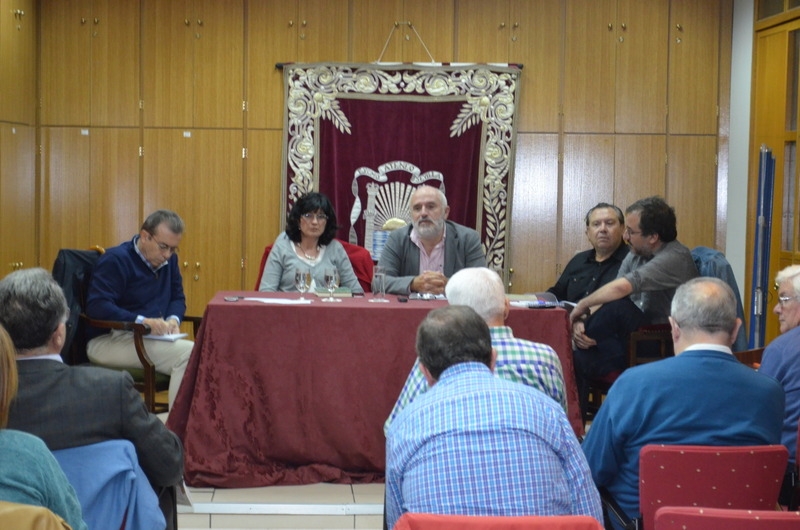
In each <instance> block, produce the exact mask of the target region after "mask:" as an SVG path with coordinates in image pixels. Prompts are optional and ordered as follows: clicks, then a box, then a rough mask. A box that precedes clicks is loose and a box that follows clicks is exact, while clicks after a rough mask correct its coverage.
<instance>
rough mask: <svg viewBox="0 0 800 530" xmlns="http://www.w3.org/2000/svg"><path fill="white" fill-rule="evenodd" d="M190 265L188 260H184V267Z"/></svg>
mask: <svg viewBox="0 0 800 530" xmlns="http://www.w3.org/2000/svg"><path fill="white" fill-rule="evenodd" d="M188 266H189V262H188V261H184V262H183V268H184V269H185V268H186V267H188Z"/></svg>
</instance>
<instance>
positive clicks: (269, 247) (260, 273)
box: [253, 245, 272, 291]
mask: <svg viewBox="0 0 800 530" xmlns="http://www.w3.org/2000/svg"><path fill="white" fill-rule="evenodd" d="M271 250H272V245H267V246H266V247H264V254H263V255H262V256H261V266H259V268H258V276H257V277H256V286H255V287H254V288H253V290H254V291H258V288H259V287H260V286H261V277H262V276H264V267H265V266H266V265H267V258H269V253H270V251H271Z"/></svg>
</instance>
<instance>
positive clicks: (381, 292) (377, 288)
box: [369, 265, 389, 302]
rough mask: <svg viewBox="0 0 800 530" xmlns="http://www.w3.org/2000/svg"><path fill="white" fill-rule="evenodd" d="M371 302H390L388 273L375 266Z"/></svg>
mask: <svg viewBox="0 0 800 530" xmlns="http://www.w3.org/2000/svg"><path fill="white" fill-rule="evenodd" d="M369 301H370V302H388V301H389V300H387V299H386V271H385V270H384V269H383V267H379V266H377V265H376V266H375V268H374V269H373V270H372V298H370V300H369Z"/></svg>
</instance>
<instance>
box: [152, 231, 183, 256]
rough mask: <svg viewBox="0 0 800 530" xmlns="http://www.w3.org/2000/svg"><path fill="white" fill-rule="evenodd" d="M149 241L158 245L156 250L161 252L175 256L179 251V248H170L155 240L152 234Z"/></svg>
mask: <svg viewBox="0 0 800 530" xmlns="http://www.w3.org/2000/svg"><path fill="white" fill-rule="evenodd" d="M150 240H151V241H155V242H156V245H158V250H160V251H161V252H166V251H169V253H170V254H177V253H178V251H179V250H180V248H178V247H171V246H169V245H167V244H166V243H161V242H160V241H159V240H158V239H156V238H155V236H154V235H153V234H150Z"/></svg>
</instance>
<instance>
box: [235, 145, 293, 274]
mask: <svg viewBox="0 0 800 530" xmlns="http://www.w3.org/2000/svg"><path fill="white" fill-rule="evenodd" d="M282 136H283V132H282V131H280V130H271V131H253V130H251V131H248V133H247V160H246V161H245V164H246V166H247V167H246V171H245V190H246V191H245V203H244V218H245V219H247V220H248V222H247V225H246V227H245V268H244V288H245V289H252V288H253V286H254V285H255V284H256V281H257V280H258V278H257V276H258V267H259V265H260V264H261V256H262V255H263V254H264V247H266V246H267V245H271V244H272V243H273V242H274V241H275V238H276V237H278V234H279V233H280V232H281V227H282V225H283V221H284V220H285V219H286V215H285V214H284V210H283V206H282V202H283V201H282V198H281V194H282V193H283V177H282V176H281V152H282V149H281V145H282V144H281V138H282Z"/></svg>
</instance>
